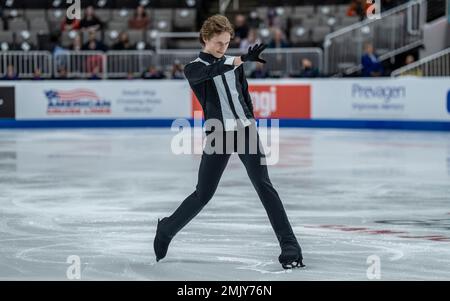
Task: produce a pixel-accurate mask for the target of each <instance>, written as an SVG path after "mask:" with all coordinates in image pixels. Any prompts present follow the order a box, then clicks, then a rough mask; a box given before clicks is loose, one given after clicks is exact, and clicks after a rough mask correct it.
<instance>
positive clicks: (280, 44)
mask: <svg viewBox="0 0 450 301" xmlns="http://www.w3.org/2000/svg"><path fill="white" fill-rule="evenodd" d="M267 47H268V48H286V47H289V43H288V42H287V40H286V38H285V37H284V34H283V31H282V30H281V29H280V28H276V27H274V28H273V38H272V40H271V41H270V42H269V45H268V46H267Z"/></svg>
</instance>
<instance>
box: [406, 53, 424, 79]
mask: <svg viewBox="0 0 450 301" xmlns="http://www.w3.org/2000/svg"><path fill="white" fill-rule="evenodd" d="M415 61H416V60H415V58H414V56H413V55H411V54H408V55H407V56H406V58H405V66H407V65H410V64H412V63H414V62H415ZM402 76H423V73H422V70H420V68H413V69H411V70H408V71H406V72H403V73H402Z"/></svg>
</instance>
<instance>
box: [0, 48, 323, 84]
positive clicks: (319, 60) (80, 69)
mask: <svg viewBox="0 0 450 301" xmlns="http://www.w3.org/2000/svg"><path fill="white" fill-rule="evenodd" d="M199 51H200V50H199V49H190V50H176V49H174V50H160V51H159V52H153V51H151V50H132V51H108V52H102V51H66V50H64V51H59V52H57V53H55V54H53V55H52V54H51V53H50V52H46V51H36V52H33V51H29V52H24V51H17V52H16V51H5V52H0V59H1V62H0V72H1V74H3V75H4V74H6V70H7V67H8V65H13V66H14V68H15V69H16V72H17V73H18V74H19V76H20V77H21V78H32V77H33V76H34V71H35V69H36V68H40V70H41V73H42V75H41V77H44V78H51V77H54V78H81V79H83V78H91V77H92V78H128V77H130V78H136V77H140V76H141V75H142V73H143V72H144V71H146V70H148V68H149V67H150V66H151V65H154V66H157V67H159V68H163V69H164V70H163V71H167V72H168V71H169V68H170V67H171V66H172V64H174V63H175V62H176V61H178V62H179V63H181V64H183V65H185V64H187V63H189V62H191V61H192V60H194V59H196V58H197V57H198V54H199ZM227 54H228V55H241V54H242V51H241V50H240V49H229V51H228V52H227ZM262 57H263V58H264V59H265V60H266V61H267V64H266V65H265V67H264V68H265V70H266V71H267V72H268V73H269V74H270V76H275V77H286V76H290V75H292V74H295V73H298V72H299V71H300V70H301V67H302V66H301V64H302V62H301V61H302V59H304V58H307V59H309V60H310V61H311V62H312V64H313V66H314V67H315V68H317V69H318V70H319V71H322V70H323V51H322V49H320V48H279V49H266V50H265V51H264V53H263V55H262ZM252 68H254V64H246V72H247V73H249V72H248V71H251V70H253V69H252Z"/></svg>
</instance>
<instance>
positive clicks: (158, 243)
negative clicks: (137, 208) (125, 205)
mask: <svg viewBox="0 0 450 301" xmlns="http://www.w3.org/2000/svg"><path fill="white" fill-rule="evenodd" d="M233 35H234V30H233V27H232V25H231V24H230V22H229V20H228V19H227V18H226V17H224V16H222V15H214V16H212V17H210V18H208V19H207V20H206V21H205V22H204V23H203V25H202V28H201V30H200V42H201V44H202V45H203V50H202V51H201V52H200V54H199V57H198V58H197V59H196V60H194V61H192V62H191V63H189V64H187V65H186V67H185V71H184V72H185V75H186V78H187V79H188V81H189V84H190V86H191V88H192V90H193V91H194V93H195V95H196V96H197V98H198V100H199V101H200V103H201V106H202V108H203V111H204V115H205V119H206V122H208V121H210V120H218V121H219V122H220V125H221V126H220V127H218V128H219V129H218V128H215V131H209V132H208V130H207V131H206V132H207V137H206V139H207V143H206V145H216V146H217V145H222V146H223V152H222V149H221V148H220V146H218V148H219V149H220V151H219V152H214V153H211V152H210V151H208V150H207V148H208V147H205V149H204V150H203V154H202V159H201V163H200V168H199V173H198V182H197V186H196V190H195V191H194V192H193V193H192V194H191V195H189V196H188V197H187V198H186V199H185V200H184V201H183V202H182V203H181V205H180V206H179V207H178V208H177V209H176V210H175V212H174V213H173V214H172V215H171V216H169V217H165V218H163V219H162V220H158V225H157V229H156V236H155V240H154V250H155V255H156V260H157V261H159V260H161V259H163V258H164V257H165V256H166V254H167V249H168V247H169V244H170V242H171V240H172V238H173V237H174V236H175V234H177V233H178V232H179V231H180V230H181V229H182V228H183V227H184V226H185V225H186V224H187V223H188V222H189V221H191V220H192V219H193V218H194V217H195V216H196V215H197V214H198V213H199V212H200V210H201V209H202V208H203V207H204V206H205V205H206V204H207V203H208V201H209V200H210V199H211V198H212V196H213V195H214V192H215V191H216V188H217V186H218V184H219V180H220V178H221V176H222V173H223V171H224V169H225V167H226V165H227V162H228V159H229V158H230V155H231V153H233V152H237V151H238V150H237V148H239V149H240V151H238V153H239V158H240V160H241V161H242V163H243V164H244V165H245V168H246V170H247V174H248V176H249V177H250V179H251V182H252V184H253V186H254V188H255V190H256V192H257V194H258V196H259V198H260V200H261V202H262V204H263V206H264V208H265V210H266V213H267V215H268V217H269V220H270V223H271V225H272V228H273V230H274V231H275V234H276V237H277V239H278V242H279V244H280V247H281V254H280V255H279V257H278V260H279V262H280V263H281V265H282V266H283V268H285V269H290V268H296V267H303V266H304V265H303V262H302V260H303V256H302V250H301V248H300V245H299V244H298V242H297V239H296V237H295V235H294V232H293V231H292V228H291V225H290V223H289V220H288V217H287V215H286V212H285V210H284V207H283V205H282V203H281V200H280V197H279V196H278V193H277V192H276V190H275V189H274V187H273V186H272V183H271V181H270V179H269V175H268V171H267V166H266V165H265V164H263V163H262V161H263V160H262V159H264V157H265V155H264V152H263V149H262V147H261V145H260V141H259V136H258V134H257V130H256V124H255V120H254V115H253V105H252V101H251V98H250V94H249V92H248V83H247V80H246V78H245V75H244V68H243V63H244V62H250V61H254V62H261V63H265V61H264V60H263V59H261V58H260V57H259V55H260V54H261V52H262V51H263V50H264V49H265V48H266V45H264V44H261V45H255V46H254V47H250V48H249V49H248V53H247V54H244V55H242V56H235V57H234V56H226V55H225V52H226V51H227V48H228V46H229V43H230V40H231V38H232V37H233ZM230 134H231V139H230V138H229V137H230ZM219 140H222V141H220V142H218V141H219ZM230 140H231V141H230ZM217 143H219V144H217ZM239 144H241V145H239ZM252 144H254V145H256V146H257V150H256V151H251V145H252ZM236 146H237V147H236ZM242 147H243V148H244V149H243V151H242Z"/></svg>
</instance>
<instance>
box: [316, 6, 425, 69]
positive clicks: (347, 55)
mask: <svg viewBox="0 0 450 301" xmlns="http://www.w3.org/2000/svg"><path fill="white" fill-rule="evenodd" d="M425 4H426V1H424V0H411V1H409V2H408V3H405V4H403V5H400V6H398V7H395V8H393V9H390V10H388V11H386V12H384V13H382V14H381V16H380V18H378V19H366V20H364V21H362V22H358V23H356V24H353V25H350V26H348V27H344V28H342V29H340V30H337V31H335V32H332V33H330V34H328V35H327V36H326V37H325V41H324V54H325V57H324V60H325V72H326V73H327V74H330V75H332V74H336V73H344V74H349V73H353V72H355V71H358V70H360V69H361V67H362V66H361V64H360V63H361V56H362V54H363V49H364V45H365V44H366V43H371V44H372V45H373V46H374V48H375V50H376V52H377V53H378V54H379V55H380V59H381V60H385V59H388V58H390V57H393V56H395V55H397V54H398V53H401V52H404V51H407V50H409V49H412V48H414V47H417V46H419V45H421V44H422V40H423V25H424V24H425V18H426V5H425Z"/></svg>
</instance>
